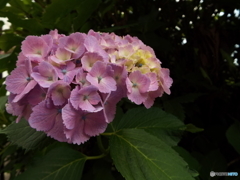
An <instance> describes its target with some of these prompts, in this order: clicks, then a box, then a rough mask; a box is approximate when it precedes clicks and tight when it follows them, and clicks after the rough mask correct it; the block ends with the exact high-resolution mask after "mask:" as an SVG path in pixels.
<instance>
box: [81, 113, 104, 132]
mask: <svg viewBox="0 0 240 180" xmlns="http://www.w3.org/2000/svg"><path fill="white" fill-rule="evenodd" d="M85 117H86V119H85V120H84V132H85V133H86V134H87V135H89V136H96V135H99V134H100V133H103V132H104V131H105V130H106V128H107V123H106V121H105V118H104V114H103V111H99V112H96V113H87V114H86V115H85Z"/></svg>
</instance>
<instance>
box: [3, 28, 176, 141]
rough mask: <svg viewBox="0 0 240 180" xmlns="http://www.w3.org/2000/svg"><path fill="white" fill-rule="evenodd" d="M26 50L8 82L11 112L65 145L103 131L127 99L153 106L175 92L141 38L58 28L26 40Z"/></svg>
mask: <svg viewBox="0 0 240 180" xmlns="http://www.w3.org/2000/svg"><path fill="white" fill-rule="evenodd" d="M21 50H22V51H21V52H20V53H19V56H18V60H17V63H16V66H17V67H16V68H15V69H14V70H13V71H12V72H11V74H10V75H9V76H8V77H7V78H6V89H7V90H8V91H10V96H9V98H8V104H7V111H8V113H10V114H12V115H15V116H17V120H16V121H17V122H18V121H19V120H20V119H21V118H25V119H26V120H27V121H28V122H29V124H30V126H31V127H32V128H34V129H36V130H37V131H44V132H45V133H46V134H47V135H48V136H50V137H52V138H54V139H56V140H58V141H61V142H68V143H74V144H81V143H84V142H85V141H87V140H88V139H89V138H91V137H92V136H97V135H99V134H100V133H103V132H104V131H105V130H106V128H107V125H108V124H109V123H111V122H112V121H113V120H114V117H115V113H116V106H117V103H118V102H119V101H120V100H121V99H122V98H128V99H129V100H130V101H132V102H133V103H135V104H138V105H140V104H143V105H144V106H145V107H146V108H150V107H151V106H152V105H153V104H154V100H155V98H157V97H161V96H162V95H163V93H164V92H165V93H167V94H170V93H171V92H170V87H171V85H172V82H173V81H172V79H171V78H170V76H169V73H170V71H169V69H166V68H162V67H161V62H160V61H159V60H158V59H157V57H156V56H155V54H154V51H153V49H152V48H151V47H149V46H146V45H145V44H144V43H143V42H142V41H141V40H139V39H138V38H137V37H131V36H130V35H127V36H124V37H120V36H117V35H116V34H114V33H111V34H109V33H99V32H95V31H93V30H90V31H89V32H88V33H87V34H84V33H78V32H76V33H72V34H70V35H69V36H66V35H63V34H58V31H57V30H53V31H50V33H49V34H47V35H42V36H28V37H26V39H25V40H24V41H23V42H22V47H21Z"/></svg>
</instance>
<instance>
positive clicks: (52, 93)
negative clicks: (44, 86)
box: [47, 81, 71, 106]
mask: <svg viewBox="0 0 240 180" xmlns="http://www.w3.org/2000/svg"><path fill="white" fill-rule="evenodd" d="M70 93H71V87H70V86H69V85H68V84H67V83H65V82H63V81H57V82H55V83H53V84H52V85H51V86H50V87H49V89H48V94H47V96H48V97H51V98H52V100H53V104H54V105H55V106H60V105H63V104H65V103H66V102H67V100H68V98H69V97H70Z"/></svg>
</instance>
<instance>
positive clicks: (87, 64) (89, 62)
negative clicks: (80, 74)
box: [81, 52, 103, 72]
mask: <svg viewBox="0 0 240 180" xmlns="http://www.w3.org/2000/svg"><path fill="white" fill-rule="evenodd" d="M81 61H82V68H83V69H84V70H85V71H88V72H89V71H90V70H91V68H92V66H93V65H94V63H95V62H97V61H103V58H102V56H100V55H98V53H89V52H88V53H85V54H84V56H83V57H82V59H81Z"/></svg>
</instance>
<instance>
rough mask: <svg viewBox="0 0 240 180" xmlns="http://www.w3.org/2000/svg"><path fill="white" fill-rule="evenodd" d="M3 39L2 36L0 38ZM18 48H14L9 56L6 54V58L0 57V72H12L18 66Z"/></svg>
mask: <svg viewBox="0 0 240 180" xmlns="http://www.w3.org/2000/svg"><path fill="white" fill-rule="evenodd" d="M0 41H1V38H0ZM17 51H18V48H14V50H13V52H12V53H11V54H10V55H9V56H5V57H4V58H2V59H0V63H1V67H0V72H3V71H6V70H8V72H11V71H12V70H13V69H14V68H15V67H16V61H17V54H16V52H17Z"/></svg>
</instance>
